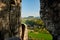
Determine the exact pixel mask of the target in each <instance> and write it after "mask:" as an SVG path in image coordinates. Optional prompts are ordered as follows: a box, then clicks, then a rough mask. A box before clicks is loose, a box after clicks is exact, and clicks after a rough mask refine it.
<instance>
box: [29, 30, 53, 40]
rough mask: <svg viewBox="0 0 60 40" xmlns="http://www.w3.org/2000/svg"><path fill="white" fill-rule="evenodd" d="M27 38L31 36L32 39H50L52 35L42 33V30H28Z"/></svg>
mask: <svg viewBox="0 0 60 40" xmlns="http://www.w3.org/2000/svg"><path fill="white" fill-rule="evenodd" d="M28 34H29V38H32V39H34V40H52V36H51V35H50V34H49V33H43V32H40V33H39V32H31V31H29V33H28Z"/></svg>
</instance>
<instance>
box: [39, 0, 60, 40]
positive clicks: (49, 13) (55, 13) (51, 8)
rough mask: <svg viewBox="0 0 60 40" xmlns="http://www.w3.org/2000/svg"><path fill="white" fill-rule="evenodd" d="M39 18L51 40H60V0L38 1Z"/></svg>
mask: <svg viewBox="0 0 60 40" xmlns="http://www.w3.org/2000/svg"><path fill="white" fill-rule="evenodd" d="M40 5H41V11H40V14H41V18H42V20H43V21H44V23H45V25H46V28H47V29H48V30H49V31H50V33H51V34H52V36H53V40H60V39H59V38H60V0H40Z"/></svg>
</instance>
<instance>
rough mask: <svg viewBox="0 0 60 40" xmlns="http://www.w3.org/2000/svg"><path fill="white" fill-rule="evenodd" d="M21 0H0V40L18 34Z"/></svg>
mask: <svg viewBox="0 0 60 40" xmlns="http://www.w3.org/2000/svg"><path fill="white" fill-rule="evenodd" d="M20 15H21V0H0V40H4V39H6V38H9V37H12V36H20V24H21V22H20V17H21V16H20Z"/></svg>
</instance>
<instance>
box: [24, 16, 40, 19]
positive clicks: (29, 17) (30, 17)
mask: <svg viewBox="0 0 60 40" xmlns="http://www.w3.org/2000/svg"><path fill="white" fill-rule="evenodd" d="M23 18H24V19H32V18H36V19H40V17H39V16H37V17H34V16H28V17H23Z"/></svg>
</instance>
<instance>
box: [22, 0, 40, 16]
mask: <svg viewBox="0 0 60 40" xmlns="http://www.w3.org/2000/svg"><path fill="white" fill-rule="evenodd" d="M39 10H40V3H39V0H22V10H21V11H22V12H21V13H22V14H21V16H22V17H28V16H34V17H37V16H39Z"/></svg>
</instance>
